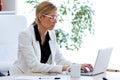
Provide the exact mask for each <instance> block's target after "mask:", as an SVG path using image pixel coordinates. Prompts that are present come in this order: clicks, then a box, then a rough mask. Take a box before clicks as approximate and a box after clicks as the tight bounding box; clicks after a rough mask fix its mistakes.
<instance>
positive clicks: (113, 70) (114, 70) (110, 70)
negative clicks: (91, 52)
mask: <svg viewBox="0 0 120 80" xmlns="http://www.w3.org/2000/svg"><path fill="white" fill-rule="evenodd" d="M107 71H109V72H120V70H117V69H107Z"/></svg>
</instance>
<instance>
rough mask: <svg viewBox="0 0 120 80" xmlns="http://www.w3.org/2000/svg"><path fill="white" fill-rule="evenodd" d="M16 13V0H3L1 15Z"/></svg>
mask: <svg viewBox="0 0 120 80" xmlns="http://www.w3.org/2000/svg"><path fill="white" fill-rule="evenodd" d="M7 14H13V15H14V14H16V0H2V11H0V15H7Z"/></svg>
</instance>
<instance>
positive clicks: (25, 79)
mask: <svg viewBox="0 0 120 80" xmlns="http://www.w3.org/2000/svg"><path fill="white" fill-rule="evenodd" d="M39 77H41V78H44V79H41V80H55V79H54V78H53V77H61V79H60V80H103V79H102V78H103V77H105V78H107V79H108V80H120V72H107V73H103V74H99V75H96V76H80V78H71V77H70V76H69V75H64V74H57V75H54V74H51V75H48V74H40V73H39V74H38V73H35V74H25V75H21V76H7V77H0V80H40V79H39Z"/></svg>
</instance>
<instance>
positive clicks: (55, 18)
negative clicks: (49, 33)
mask: <svg viewBox="0 0 120 80" xmlns="http://www.w3.org/2000/svg"><path fill="white" fill-rule="evenodd" d="M43 16H45V17H48V18H49V19H50V21H51V22H54V21H55V20H57V19H58V17H57V16H50V15H46V14H43Z"/></svg>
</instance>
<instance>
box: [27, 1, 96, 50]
mask: <svg viewBox="0 0 120 80" xmlns="http://www.w3.org/2000/svg"><path fill="white" fill-rule="evenodd" d="M26 2H27V3H29V4H31V5H33V8H35V7H36V5H37V4H38V1H37V0H26ZM93 15H94V11H93V10H92V7H91V5H90V3H89V1H88V0H86V1H85V0H81V1H80V0H66V1H64V2H63V3H62V4H61V5H60V6H59V22H60V23H63V22H65V20H66V21H67V24H69V25H67V28H68V29H69V31H67V30H65V29H64V27H65V26H62V27H63V28H60V29H56V30H55V32H56V36H57V42H58V43H59V45H60V47H62V48H66V49H67V50H79V48H80V47H81V44H82V38H83V37H84V36H85V35H87V34H88V32H90V34H93V33H94V28H93V24H94V23H93ZM66 18H67V19H66Z"/></svg>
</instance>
